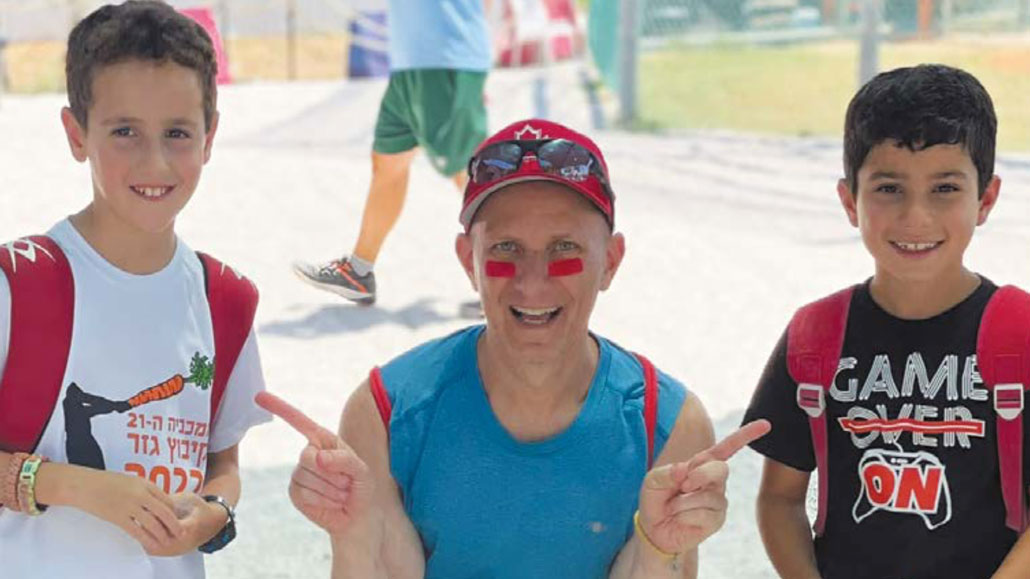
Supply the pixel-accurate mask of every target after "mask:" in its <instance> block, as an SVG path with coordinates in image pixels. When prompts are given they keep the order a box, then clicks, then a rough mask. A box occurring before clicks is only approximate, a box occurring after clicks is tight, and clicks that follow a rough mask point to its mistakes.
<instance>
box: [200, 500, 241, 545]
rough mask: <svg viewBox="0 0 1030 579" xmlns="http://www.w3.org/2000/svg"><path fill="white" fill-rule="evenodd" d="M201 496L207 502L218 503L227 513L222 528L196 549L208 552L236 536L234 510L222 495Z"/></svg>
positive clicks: (227, 542)
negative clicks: (227, 517)
mask: <svg viewBox="0 0 1030 579" xmlns="http://www.w3.org/2000/svg"><path fill="white" fill-rule="evenodd" d="M201 498H202V499H204V500H205V501H207V502H209V503H218V504H220V505H222V507H223V508H224V509H225V512H226V513H227V514H228V515H229V520H228V521H226V522H225V526H224V527H222V530H220V531H218V533H217V534H215V536H214V537H211V540H210V541H208V542H206V543H204V544H203V545H201V546H199V547H197V550H199V551H200V552H201V553H208V554H210V553H214V552H215V551H217V550H219V549H221V548H222V547H224V546H226V545H228V544H229V543H230V542H232V540H233V539H235V538H236V510H235V509H233V508H232V505H230V504H229V501H227V500H225V499H223V498H222V497H219V496H215V495H204V496H203V497H201Z"/></svg>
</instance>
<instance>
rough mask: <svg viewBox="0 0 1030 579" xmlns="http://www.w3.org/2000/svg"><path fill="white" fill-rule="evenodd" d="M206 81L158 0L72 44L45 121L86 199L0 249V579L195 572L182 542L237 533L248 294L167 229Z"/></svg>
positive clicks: (203, 56) (206, 53)
mask: <svg viewBox="0 0 1030 579" xmlns="http://www.w3.org/2000/svg"><path fill="white" fill-rule="evenodd" d="M215 73H216V65H215V55H214V50H213V47H212V44H211V40H210V39H209V37H208V36H207V34H206V33H205V32H204V31H203V29H202V28H201V27H200V26H199V25H197V24H196V23H194V22H193V21H192V20H190V19H188V18H186V17H184V16H182V15H181V14H179V13H177V12H176V11H175V10H174V9H172V8H170V7H168V6H167V5H165V4H162V3H160V2H149V1H148V2H126V3H125V4H122V5H118V6H105V7H102V8H100V9H98V10H97V11H95V12H93V13H92V14H90V15H89V16H87V17H86V18H85V19H84V20H82V21H81V22H79V23H78V25H76V27H75V28H74V30H72V32H71V34H70V36H69V39H68V57H67V67H66V75H67V84H68V96H69V101H70V106H69V107H66V108H64V109H63V110H62V112H61V120H62V122H63V123H64V127H65V131H66V133H67V137H68V142H69V145H70V147H71V152H72V156H73V157H74V158H75V159H76V160H77V161H79V162H87V161H88V162H89V164H90V168H91V175H92V185H93V199H92V201H91V202H90V204H89V205H88V206H86V208H85V209H83V210H82V211H80V212H78V213H76V214H74V215H72V216H71V217H69V218H68V219H66V220H64V221H61V222H60V223H58V224H57V225H55V226H54V227H53V229H51V230H50V231H49V232H48V233H47V235H46V236H45V237H42V236H41V237H33V238H26V239H21V240H18V241H14V242H11V243H8V244H6V245H0V503H3V508H2V509H0V562H2V563H0V568H2V569H3V571H2V574H3V575H4V576H8V575H10V576H12V577H14V576H18V577H28V576H34V577H105V578H106V577H132V578H133V579H139V578H142V577H203V575H204V566H203V560H202V556H201V554H200V552H199V551H198V549H200V550H202V551H204V552H213V551H215V550H217V549H218V548H220V547H222V546H224V545H225V544H226V543H227V542H228V541H229V540H231V539H232V537H233V536H234V534H235V527H234V524H233V505H235V504H236V502H237V501H238V500H239V496H240V478H239V466H238V459H237V445H238V444H239V442H240V440H241V439H242V438H243V436H244V434H245V433H246V431H247V429H248V428H250V427H251V426H253V425H255V424H258V423H260V422H264V421H266V420H268V419H269V418H270V417H269V415H268V414H267V413H265V412H264V411H263V410H261V409H259V408H258V407H257V406H255V404H254V403H253V398H254V395H255V394H256V393H257V392H259V391H262V390H264V380H263V377H262V373H261V365H260V360H259V356H258V350H257V344H256V341H255V337H254V334H253V329H252V322H253V310H254V307H256V300H257V294H256V290H255V289H254V288H253V286H252V285H251V284H250V282H249V281H247V280H246V279H245V278H243V277H241V276H240V275H239V274H237V273H236V272H235V271H234V270H232V269H231V268H227V267H225V266H224V265H222V264H220V263H218V262H217V261H215V260H213V259H211V258H209V257H207V256H204V255H201V254H197V253H194V252H193V251H191V250H190V249H189V248H188V247H187V246H186V244H185V243H183V242H182V240H180V239H179V238H178V237H177V236H176V234H175V231H174V224H175V218H176V216H177V215H178V214H179V212H180V211H181V210H182V208H183V207H184V206H185V205H186V203H187V202H188V201H189V199H190V197H191V196H192V194H193V192H194V190H195V188H196V186H197V182H198V180H199V178H200V173H201V169H202V167H203V165H204V164H205V163H206V162H207V160H208V159H209V157H210V154H211V145H212V140H213V138H214V135H215V130H216V128H217V125H218V113H217V111H216V108H215V96H216V94H215V80H214V79H215ZM62 268H63V269H62ZM62 311H66V312H67V313H66V314H62V313H61V312H62ZM47 316H50V317H47ZM27 320H28V321H27ZM55 361H56V362H55ZM55 368H56V374H55V373H54V372H55ZM47 372H50V374H52V376H51V377H52V378H53V379H52V380H51V379H50V378H49V377H48V376H50V375H49V374H47ZM50 382H52V383H53V384H54V386H53V389H52V396H51V397H50V398H47V396H45V395H44V396H41V395H40V394H41V393H45V392H47V387H46V385H47V384H49V383H50ZM30 386H31V387H30ZM33 416H35V417H39V418H38V420H37V423H34V422H33V420H34V419H33V418H32V417H33ZM29 453H32V454H29Z"/></svg>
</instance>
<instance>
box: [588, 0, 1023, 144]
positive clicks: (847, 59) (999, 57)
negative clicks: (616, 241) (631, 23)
mask: <svg viewBox="0 0 1030 579" xmlns="http://www.w3.org/2000/svg"><path fill="white" fill-rule="evenodd" d="M632 5H635V6H636V11H637V21H638V26H637V29H636V36H635V43H628V44H625V46H632V45H633V44H635V46H636V56H635V58H625V57H624V54H625V53H626V50H624V49H623V48H622V47H623V43H624V42H625V39H626V37H627V36H626V34H625V33H622V34H620V32H621V31H620V26H621V25H622V23H624V22H626V19H624V18H622V13H621V12H622V11H623V10H626V7H627V6H632ZM590 14H591V17H592V22H591V26H590V32H591V33H593V34H594V37H593V38H591V47H592V48H593V49H594V50H593V53H594V55H595V58H596V60H597V64H598V68H599V69H600V70H601V72H602V75H603V76H604V77H605V79H606V81H607V82H608V84H609V85H610V87H611V88H612V89H613V91H615V92H616V93H617V94H619V95H620V100H621V101H622V102H623V103H629V104H630V105H633V109H632V110H629V111H626V113H628V114H624V115H623V117H624V120H626V121H628V122H630V123H631V124H633V125H635V126H638V127H645V128H695V129H696V128H717V129H739V130H746V131H757V132H771V133H780V134H783V133H786V134H818V135H837V134H839V132H840V128H841V126H842V125H843V118H844V110H845V108H846V106H847V102H848V101H849V100H850V98H851V96H852V95H853V94H854V92H855V90H856V89H857V88H858V86H859V85H860V84H861V83H862V82H864V81H865V80H867V79H868V78H870V76H871V75H872V74H875V72H877V71H879V70H886V69H890V68H895V67H898V66H906V65H913V64H918V63H922V62H939V63H943V64H950V65H953V66H958V67H960V68H963V69H966V70H968V71H970V72H972V73H973V74H974V75H975V76H977V77H978V78H979V79H980V81H981V82H982V83H983V84H984V85H985V86H986V87H987V89H988V91H989V92H990V93H991V95H992V97H993V98H994V100H995V103H996V106H997V109H998V114H999V127H1000V129H999V144H1000V147H1002V148H1003V149H1004V148H1009V149H1013V148H1014V149H1019V150H1028V149H1030V106H1027V103H1026V100H1025V95H1026V94H1027V91H1030V75H1027V74H1026V71H1027V70H1030V0H591V5H590ZM627 67H635V70H632V71H630V72H631V74H630V75H629V78H635V79H636V82H635V83H630V84H629V86H627V83H625V82H624V81H623V80H622V78H623V77H624V75H623V74H622V69H627V70H629V69H628V68H627ZM624 95H631V96H630V98H625V96H624Z"/></svg>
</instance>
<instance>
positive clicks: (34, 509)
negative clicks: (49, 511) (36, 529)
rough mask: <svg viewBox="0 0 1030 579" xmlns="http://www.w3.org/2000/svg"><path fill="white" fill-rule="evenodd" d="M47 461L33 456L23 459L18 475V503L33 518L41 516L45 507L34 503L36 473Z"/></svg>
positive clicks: (44, 458)
mask: <svg viewBox="0 0 1030 579" xmlns="http://www.w3.org/2000/svg"><path fill="white" fill-rule="evenodd" d="M46 461H47V458H46V457H42V456H38V455H35V454H33V455H32V456H30V457H29V458H27V459H25V462H23V463H22V465H21V473H20V474H19V475H18V501H19V502H20V503H21V505H22V507H24V512H27V513H28V514H29V515H32V516H33V517H35V516H38V515H41V514H43V511H45V510H46V506H45V505H40V504H37V503H36V472H37V471H38V470H39V465H41V464H43V463H44V462H46Z"/></svg>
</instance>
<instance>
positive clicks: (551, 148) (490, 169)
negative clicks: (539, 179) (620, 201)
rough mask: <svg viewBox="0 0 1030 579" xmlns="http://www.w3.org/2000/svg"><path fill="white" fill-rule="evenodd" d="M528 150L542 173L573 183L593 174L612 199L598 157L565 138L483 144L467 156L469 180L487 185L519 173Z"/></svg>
mask: <svg viewBox="0 0 1030 579" xmlns="http://www.w3.org/2000/svg"><path fill="white" fill-rule="evenodd" d="M530 153H532V154H533V155H534V156H535V157H536V162H537V165H538V166H539V167H540V170H541V171H542V172H544V173H547V174H549V175H554V176H555V177H558V178H560V179H562V180H565V181H571V182H573V183H581V182H583V181H586V180H587V178H588V177H590V176H593V177H594V178H595V179H597V180H598V182H600V183H601V186H602V187H603V188H604V192H605V195H607V196H608V198H609V199H614V197H615V195H614V194H613V193H612V188H611V185H610V184H609V183H608V176H607V175H605V173H604V169H603V166H602V165H601V163H600V162H599V161H598V160H597V157H595V156H594V154H593V153H591V152H590V151H589V150H588V149H587V148H586V147H584V146H582V145H580V144H579V143H576V142H575V141H570V140H568V139H540V140H531V141H503V142H500V143H494V144H492V145H489V146H487V147H484V148H483V150H482V151H480V152H479V153H478V154H476V155H475V156H473V157H472V158H471V159H469V166H468V175H469V179H470V180H471V181H472V182H473V183H475V184H476V185H486V184H489V183H492V182H494V181H497V180H500V179H503V178H504V177H507V176H509V175H512V174H515V173H518V172H519V169H520V168H521V167H522V161H523V159H525V157H526V155H528V154H530Z"/></svg>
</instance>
